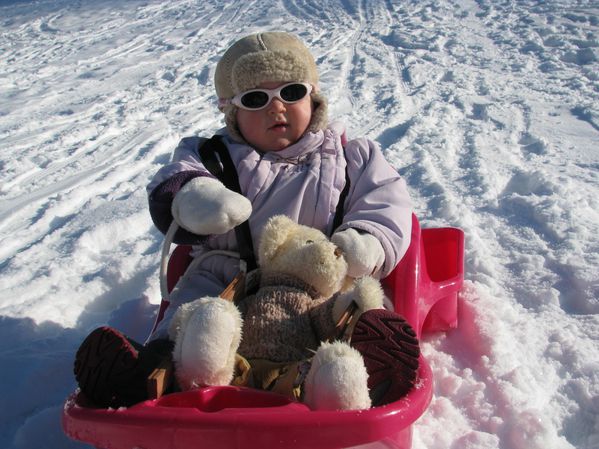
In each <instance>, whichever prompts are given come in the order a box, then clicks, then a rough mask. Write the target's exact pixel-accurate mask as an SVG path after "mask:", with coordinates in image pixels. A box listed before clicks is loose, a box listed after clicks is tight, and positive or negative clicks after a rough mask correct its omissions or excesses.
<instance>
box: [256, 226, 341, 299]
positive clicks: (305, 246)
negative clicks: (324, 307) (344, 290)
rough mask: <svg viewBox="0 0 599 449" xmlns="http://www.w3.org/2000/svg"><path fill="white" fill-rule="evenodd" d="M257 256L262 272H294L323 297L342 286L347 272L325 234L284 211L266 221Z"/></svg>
mask: <svg viewBox="0 0 599 449" xmlns="http://www.w3.org/2000/svg"><path fill="white" fill-rule="evenodd" d="M258 260H259V262H260V267H261V269H262V271H263V272H265V273H267V272H278V273H284V274H287V275H291V276H295V277H297V278H299V279H300V280H302V281H303V282H305V283H306V284H308V285H310V286H312V287H314V288H315V289H316V290H317V291H318V292H319V293H320V294H321V295H322V296H325V297H330V296H332V295H333V294H334V293H336V292H338V291H339V290H340V289H341V287H342V285H343V281H344V280H345V276H346V274H347V262H346V261H345V258H344V257H343V255H342V253H341V251H340V250H339V248H337V246H335V245H334V244H333V243H331V242H330V241H329V239H328V238H327V236H326V235H325V234H323V233H322V232H320V231H319V230H317V229H314V228H311V227H309V226H304V225H299V224H297V223H295V222H294V221H292V220H291V219H289V218H288V217H286V216H284V215H276V216H274V217H271V218H270V219H269V220H268V222H267V223H266V225H265V227H264V229H263V232H262V236H261V239H260V245H259V248H258Z"/></svg>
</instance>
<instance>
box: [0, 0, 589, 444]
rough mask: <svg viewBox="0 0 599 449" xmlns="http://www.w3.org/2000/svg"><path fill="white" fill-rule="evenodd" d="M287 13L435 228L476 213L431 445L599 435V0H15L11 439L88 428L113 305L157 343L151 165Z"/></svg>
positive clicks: (1, 246) (0, 135)
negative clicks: (233, 55)
mask: <svg viewBox="0 0 599 449" xmlns="http://www.w3.org/2000/svg"><path fill="white" fill-rule="evenodd" d="M273 29H275V30H277V29H282V30H287V31H291V32H295V33H297V34H298V35H300V36H301V38H302V39H304V41H305V42H306V43H307V44H308V45H309V46H310V47H311V48H312V50H313V52H314V54H315V55H316V57H317V62H318V64H319V67H320V71H321V87H322V90H323V91H324V92H325V93H326V94H327V96H328V97H329V100H330V103H331V107H330V109H331V115H332V116H334V117H337V118H340V119H343V120H344V121H345V122H346V123H347V125H348V129H349V134H350V136H361V135H365V136H368V137H369V138H371V139H374V140H376V141H378V142H379V143H380V144H381V145H382V146H383V148H384V151H385V155H386V157H387V158H388V160H389V161H390V162H391V163H392V164H393V165H394V166H395V167H396V168H397V169H398V171H399V172H400V173H401V174H402V175H403V176H404V177H405V178H406V180H407V181H408V183H409V186H410V191H411V194H412V196H413V199H414V202H415V205H416V211H417V214H418V216H419V217H420V219H421V223H422V224H423V226H446V225H451V226H457V227H460V228H462V229H463V230H464V231H465V234H466V278H467V282H466V285H465V288H464V292H463V294H462V296H461V309H460V326H459V328H458V329H456V330H452V331H450V332H448V333H446V334H445V333H443V334H435V335H431V336H427V337H426V338H425V339H424V341H423V342H422V346H423V351H424V354H425V356H426V357H427V359H428V360H429V362H430V363H431V366H432V368H433V372H434V377H435V381H436V384H435V395H434V398H433V401H432V403H431V405H430V408H429V409H428V410H427V412H426V413H425V414H424V415H423V416H422V417H421V418H420V419H419V420H418V421H417V423H416V424H415V425H414V442H413V447H414V448H415V449H425V448H426V449H446V448H451V449H457V448H461V449H464V448H465V449H470V448H483V449H487V448H489V449H490V448H501V449H541V448H542V449H546V448H552V449H568V448H577V449H597V448H599V344H598V343H599V274H598V272H599V270H598V267H599V199H598V192H599V149H598V148H599V101H598V100H599V60H598V58H599V5H598V4H597V3H596V2H594V1H592V0H577V1H566V0H561V1H559V0H551V1H540V0H538V1H535V0H522V1H519V2H514V1H509V0H496V1H490V0H478V1H474V0H463V1H462V0H435V1H432V0H424V1H416V0H412V1H407V0H406V1H383V0H380V1H379V0H368V1H366V0H363V1H360V0H338V1H337V0H330V1H324V2H323V1H316V0H282V1H277V0H264V1H260V2H257V1H247V0H231V1H228V2H221V1H218V0H204V1H202V2H193V1H190V0H174V1H170V2H160V1H154V0H147V1H139V0H130V1H127V2H118V1H112V0H95V1H91V0H79V1H67V0H21V1H18V0H3V1H0V291H1V292H2V294H1V295H0V365H1V366H2V369H3V374H2V379H4V380H3V382H2V386H1V387H0V388H1V389H2V390H1V394H0V397H1V399H0V422H1V423H2V426H1V427H0V429H1V430H0V447H3V448H18V449H22V448H38V447H39V448H41V447H44V448H50V449H53V448H76V447H86V446H85V445H83V444H80V443H77V442H74V441H71V440H69V439H68V438H67V437H66V436H64V435H63V434H62V431H61V428H60V415H61V411H62V404H63V402H64V400H65V398H66V397H67V395H68V394H69V393H70V392H72V391H73V389H74V388H75V383H74V379H73V375H72V360H73V355H74V352H75V350H76V348H77V347H78V344H79V343H80V341H81V340H82V338H83V337H84V336H85V335H86V334H87V333H88V332H89V331H90V330H92V329H93V328H95V327H97V326H98V325H102V324H106V323H108V324H110V325H113V326H116V327H118V328H119V329H121V330H123V331H125V332H127V333H128V334H129V335H131V336H132V337H134V338H137V339H140V340H143V339H144V337H145V335H146V334H147V332H148V330H149V327H150V326H151V323H152V320H153V314H154V313H155V312H156V307H157V303H158V300H159V296H160V294H159V286H158V265H159V253H160V245H161V236H160V234H159V233H158V231H156V230H155V229H154V228H153V225H152V223H151V220H150V218H149V214H148V212H147V202H146V198H145V191H144V188H145V185H146V184H147V182H148V180H149V178H150V177H151V176H152V174H153V173H154V172H155V171H156V170H157V169H158V168H159V167H160V166H161V165H162V164H164V163H165V162H166V161H167V160H168V159H169V157H170V153H171V151H172V149H173V148H174V146H175V144H176V143H177V141H178V139H179V138H181V137H183V136H187V135H192V134H200V135H205V136H209V135H211V134H212V133H213V132H214V131H215V130H217V129H218V128H219V127H221V126H222V117H221V116H220V115H219V113H218V112H217V110H216V105H215V96H214V90H213V87H212V76H213V73H214V66H215V63H216V61H217V60H218V57H219V55H221V54H222V52H223V51H224V49H225V48H226V47H227V46H228V45H229V44H230V43H232V41H234V40H235V39H236V38H238V37H239V36H241V35H243V34H248V33H251V32H255V31H259V30H273Z"/></svg>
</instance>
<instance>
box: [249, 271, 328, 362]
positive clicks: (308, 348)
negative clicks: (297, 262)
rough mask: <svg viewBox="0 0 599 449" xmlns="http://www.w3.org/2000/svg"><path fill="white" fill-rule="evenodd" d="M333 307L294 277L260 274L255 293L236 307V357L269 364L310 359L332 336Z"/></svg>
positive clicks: (279, 274) (280, 274) (311, 288)
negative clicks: (239, 316)
mask: <svg viewBox="0 0 599 449" xmlns="http://www.w3.org/2000/svg"><path fill="white" fill-rule="evenodd" d="M333 303H334V300H333V299H332V298H324V297H322V295H320V294H319V293H318V292H317V291H316V290H315V289H314V288H313V287H311V286H310V285H308V284H306V283H305V282H303V281H301V280H300V279H298V278H296V277H293V276H289V275H286V274H282V273H267V274H262V276H261V279H260V288H259V289H258V291H257V292H256V293H255V294H254V295H251V296H248V297H247V298H245V299H243V300H242V301H241V303H240V304H238V306H239V309H240V310H241V313H242V316H243V330H242V338H241V344H240V346H239V349H238V353H239V354H241V355H242V356H243V357H245V358H246V359H267V360H271V361H273V362H289V361H297V360H303V359H306V358H308V357H311V356H312V355H313V351H316V349H318V347H319V346H320V342H321V341H323V340H326V339H327V338H330V337H331V336H333V335H334V331H335V323H334V322H333V313H332V309H333Z"/></svg>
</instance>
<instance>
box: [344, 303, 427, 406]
mask: <svg viewBox="0 0 599 449" xmlns="http://www.w3.org/2000/svg"><path fill="white" fill-rule="evenodd" d="M350 344H351V346H352V347H353V348H355V349H357V350H358V351H359V352H360V354H362V357H363V358H364V364H365V365H366V370H367V371H368V388H369V390H370V398H371V400H372V405H373V406H377V405H385V404H389V403H390V402H394V401H397V400H398V399H400V398H401V397H403V396H405V395H406V394H407V393H408V392H409V391H410V390H411V389H412V388H413V387H414V383H415V382H416V375H417V372H418V358H419V357H420V346H419V344H418V339H417V338H416V332H414V330H413V329H412V327H411V326H410V325H409V324H408V323H407V321H406V320H405V319H404V318H403V317H402V316H400V315H398V314H397V313H394V312H391V311H389V310H385V309H376V310H369V311H367V312H364V313H363V314H362V315H361V316H360V318H359V320H358V322H357V323H356V326H355V328H354V330H353V333H352V336H351V340H350Z"/></svg>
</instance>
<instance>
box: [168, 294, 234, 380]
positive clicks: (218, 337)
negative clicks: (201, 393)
mask: <svg viewBox="0 0 599 449" xmlns="http://www.w3.org/2000/svg"><path fill="white" fill-rule="evenodd" d="M192 304H193V307H191V309H192V310H191V311H190V312H189V313H188V314H187V315H186V316H185V318H186V319H185V320H182V322H181V326H180V328H179V329H178V334H177V336H176V339H175V348H174V350H173V360H174V362H175V368H176V369H175V375H176V377H177V381H178V382H179V385H180V387H181V388H182V389H184V390H188V389H193V388H196V387H200V386H205V385H227V384H229V382H231V379H232V377H233V371H234V364H235V353H236V351H237V348H238V347H239V342H240V339H241V326H242V320H241V314H240V313H239V310H238V309H237V307H235V305H234V304H233V303H231V302H229V301H226V300H224V299H220V298H202V299H198V300H196V301H194V302H193V303H192Z"/></svg>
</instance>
